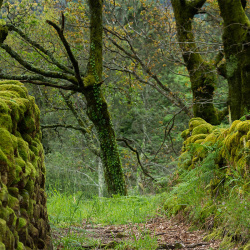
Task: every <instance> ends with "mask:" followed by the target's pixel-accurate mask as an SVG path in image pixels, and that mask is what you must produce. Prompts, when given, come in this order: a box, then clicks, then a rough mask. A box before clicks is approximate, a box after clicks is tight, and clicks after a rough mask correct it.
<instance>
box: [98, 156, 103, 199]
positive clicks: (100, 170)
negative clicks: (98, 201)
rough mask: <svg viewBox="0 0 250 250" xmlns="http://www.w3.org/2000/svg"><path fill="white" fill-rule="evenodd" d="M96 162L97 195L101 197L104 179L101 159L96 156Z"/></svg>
mask: <svg viewBox="0 0 250 250" xmlns="http://www.w3.org/2000/svg"><path fill="white" fill-rule="evenodd" d="M97 163H98V185H99V186H98V196H99V197H103V188H104V181H103V166H102V160H101V159H100V157H97Z"/></svg>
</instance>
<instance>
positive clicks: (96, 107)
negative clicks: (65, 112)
mask: <svg viewBox="0 0 250 250" xmlns="http://www.w3.org/2000/svg"><path fill="white" fill-rule="evenodd" d="M89 7H90V14H91V15H90V16H91V20H90V53H89V65H88V70H87V75H86V77H85V79H84V89H83V94H84V95H85V97H86V100H87V114H88V117H89V119H90V120H91V121H92V122H93V123H94V125H95V128H96V130H97V133H98V139H99V141H100V147H101V158H102V163H103V167H104V175H105V181H106V184H107V187H108V191H109V193H110V194H120V195H126V194H127V190H126V185H125V178H124V175H123V170H122V165H121V160H120V156H119V152H118V147H117V143H116V136H115V131H114V128H113V124H112V121H111V116H110V114H109V111H108V105H107V102H106V100H105V98H104V96H103V92H102V89H101V84H100V83H101V82H102V42H103V39H102V32H103V27H102V0H97V1H92V0H89Z"/></svg>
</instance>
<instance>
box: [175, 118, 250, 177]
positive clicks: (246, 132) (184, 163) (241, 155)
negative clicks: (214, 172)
mask: <svg viewBox="0 0 250 250" xmlns="http://www.w3.org/2000/svg"><path fill="white" fill-rule="evenodd" d="M181 136H182V137H183V138H184V143H183V148H182V154H181V156H180V158H179V166H180V167H181V168H185V169H192V168H194V167H195V166H196V163H198V162H199V161H202V160H203V159H204V158H205V157H206V156H207V154H208V153H209V146H213V148H214V150H217V151H218V154H217V158H216V161H215V163H216V164H217V167H218V168H220V169H222V170H223V171H230V169H231V168H227V166H229V165H230V166H233V167H234V169H235V170H236V171H238V172H239V173H240V174H241V175H242V176H243V177H244V178H249V171H250V169H249V166H250V120H245V121H240V120H236V121H234V122H233V123H232V125H231V126H230V127H228V128H223V127H220V126H212V125H211V124H209V123H207V122H206V121H204V120H203V119H201V118H193V119H191V120H190V122H189V128H188V129H187V130H185V131H183V132H182V134H181ZM199 145H200V146H199Z"/></svg>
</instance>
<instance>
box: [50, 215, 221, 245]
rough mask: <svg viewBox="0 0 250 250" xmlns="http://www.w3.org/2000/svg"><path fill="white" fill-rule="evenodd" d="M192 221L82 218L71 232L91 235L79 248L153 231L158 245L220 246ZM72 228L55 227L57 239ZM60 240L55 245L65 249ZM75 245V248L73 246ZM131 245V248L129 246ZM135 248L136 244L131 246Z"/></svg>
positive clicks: (116, 242) (131, 237)
mask: <svg viewBox="0 0 250 250" xmlns="http://www.w3.org/2000/svg"><path fill="white" fill-rule="evenodd" d="M189 229H190V225H187V224H185V223H183V222H180V220H178V221H177V220H176V219H168V218H162V217H157V218H153V219H150V220H149V221H147V222H146V223H137V224H126V225H112V226H103V225H98V224H97V225H93V224H88V223H86V222H83V226H82V227H71V229H70V232H71V233H75V234H77V235H79V237H81V236H83V234H84V237H85V238H88V239H91V240H90V241H89V242H99V243H98V244H97V243H95V244H94V243H89V244H85V245H82V246H81V247H80V248H79V247H77V248H76V249H114V247H115V246H116V245H117V244H119V243H121V242H128V241H132V240H133V239H134V238H135V237H136V238H137V239H138V238H141V237H143V235H145V234H147V235H151V236H152V237H156V238H157V242H158V248H157V249H197V250H198V249H199V250H203V249H219V244H220V241H219V240H211V241H209V242H205V241H204V240H203V238H204V236H205V235H206V232H205V231H202V230H196V231H190V230H189ZM68 230H69V229H57V230H52V233H53V237H54V239H55V240H56V241H57V242H58V241H60V238H62V237H65V236H66V235H67V234H68V232H69V231H68ZM63 248H64V247H63V246H62V245H60V244H59V246H57V247H56V249H63ZM72 249H74V248H72ZM126 249H130V248H126ZM131 249H133V248H131Z"/></svg>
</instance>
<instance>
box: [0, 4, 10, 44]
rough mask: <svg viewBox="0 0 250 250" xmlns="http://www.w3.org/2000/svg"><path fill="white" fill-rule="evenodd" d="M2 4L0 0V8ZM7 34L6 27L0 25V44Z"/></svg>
mask: <svg viewBox="0 0 250 250" xmlns="http://www.w3.org/2000/svg"><path fill="white" fill-rule="evenodd" d="M2 4H3V0H0V9H1V7H2ZM7 34H8V29H7V28H6V27H3V26H2V25H0V44H1V43H3V41H4V40H5V38H6V36H7Z"/></svg>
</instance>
